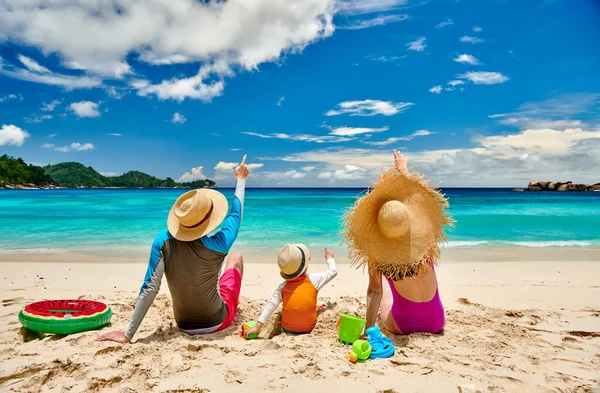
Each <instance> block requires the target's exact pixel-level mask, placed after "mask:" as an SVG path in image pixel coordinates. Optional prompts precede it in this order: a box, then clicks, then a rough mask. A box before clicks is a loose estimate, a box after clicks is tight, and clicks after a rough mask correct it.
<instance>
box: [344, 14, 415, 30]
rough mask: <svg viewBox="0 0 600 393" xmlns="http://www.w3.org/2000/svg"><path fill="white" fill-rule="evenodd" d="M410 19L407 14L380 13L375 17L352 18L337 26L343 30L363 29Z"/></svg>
mask: <svg viewBox="0 0 600 393" xmlns="http://www.w3.org/2000/svg"><path fill="white" fill-rule="evenodd" d="M407 19H408V15H405V14H391V15H379V16H377V17H375V18H369V19H357V20H352V21H351V22H349V23H346V24H340V25H337V26H336V27H337V28H338V29H343V30H361V29H368V28H370V27H375V26H384V25H387V24H389V23H397V22H402V21H405V20H407Z"/></svg>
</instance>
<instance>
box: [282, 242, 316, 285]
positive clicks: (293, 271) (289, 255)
mask: <svg viewBox="0 0 600 393" xmlns="http://www.w3.org/2000/svg"><path fill="white" fill-rule="evenodd" d="M309 260H310V251H308V248H307V247H306V246H305V245H304V244H286V245H285V246H283V248H282V249H281V250H280V251H279V255H277V264H278V265H279V270H281V277H283V279H284V280H293V279H294V278H297V277H299V276H300V275H301V274H302V273H304V272H306V269H308V262H309Z"/></svg>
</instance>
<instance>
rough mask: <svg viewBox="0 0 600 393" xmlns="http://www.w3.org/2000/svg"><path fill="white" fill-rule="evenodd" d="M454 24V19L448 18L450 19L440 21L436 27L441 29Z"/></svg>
mask: <svg viewBox="0 0 600 393" xmlns="http://www.w3.org/2000/svg"><path fill="white" fill-rule="evenodd" d="M453 24H454V21H453V20H452V19H450V18H448V19H446V20H445V21H443V22H440V23H438V24H437V25H436V26H435V28H436V29H441V28H443V27H446V26H450V25H453Z"/></svg>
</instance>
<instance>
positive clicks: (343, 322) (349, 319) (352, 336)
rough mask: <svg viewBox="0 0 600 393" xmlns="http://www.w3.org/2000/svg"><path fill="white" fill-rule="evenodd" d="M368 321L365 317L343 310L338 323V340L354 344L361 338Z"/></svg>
mask: <svg viewBox="0 0 600 393" xmlns="http://www.w3.org/2000/svg"><path fill="white" fill-rule="evenodd" d="M366 323H367V321H366V320H365V319H362V318H358V317H354V316H352V315H348V314H344V313H342V312H341V313H340V318H339V319H338V323H337V330H338V340H339V341H340V342H341V343H343V344H354V342H355V341H356V340H358V339H360V335H361V333H362V331H363V329H364V327H365V324H366Z"/></svg>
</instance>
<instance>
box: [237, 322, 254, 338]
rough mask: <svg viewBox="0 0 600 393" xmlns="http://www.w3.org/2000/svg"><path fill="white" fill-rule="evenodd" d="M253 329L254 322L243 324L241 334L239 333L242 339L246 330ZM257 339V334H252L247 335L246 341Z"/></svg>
mask: <svg viewBox="0 0 600 393" xmlns="http://www.w3.org/2000/svg"><path fill="white" fill-rule="evenodd" d="M253 327H256V321H248V322H244V324H243V325H242V332H241V333H240V336H241V337H244V332H245V331H246V330H248V329H252V328H253ZM257 337H258V333H252V334H249V335H248V340H254V339H255V338H257Z"/></svg>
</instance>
